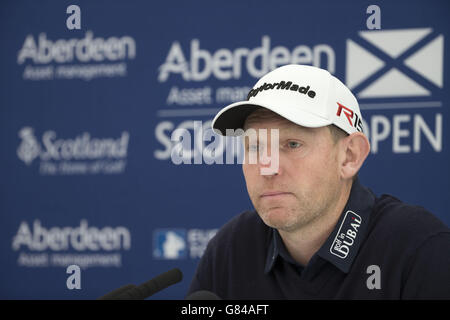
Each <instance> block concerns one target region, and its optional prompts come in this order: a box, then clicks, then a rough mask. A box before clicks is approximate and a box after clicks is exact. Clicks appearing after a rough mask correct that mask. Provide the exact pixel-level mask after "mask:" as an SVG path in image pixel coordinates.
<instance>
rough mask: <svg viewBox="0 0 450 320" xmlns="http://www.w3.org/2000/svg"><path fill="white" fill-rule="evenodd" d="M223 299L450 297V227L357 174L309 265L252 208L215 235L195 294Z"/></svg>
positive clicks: (198, 275)
mask: <svg viewBox="0 0 450 320" xmlns="http://www.w3.org/2000/svg"><path fill="white" fill-rule="evenodd" d="M198 290H208V291H211V292H214V293H215V294H216V295H218V296H219V297H221V298H222V299H422V298H425V299H428V298H447V299H450V229H449V228H448V227H447V226H445V225H444V224H443V223H442V222H441V221H440V220H438V219H437V218H436V217H435V216H434V215H432V214H431V213H429V212H428V211H426V210H425V209H424V208H422V207H419V206H411V205H407V204H405V203H403V202H401V201H400V200H398V199H396V198H394V197H392V196H390V195H382V196H381V197H379V198H378V197H376V196H375V195H374V194H373V193H372V191H370V190H369V189H367V188H365V187H364V186H362V185H361V184H360V182H359V181H358V180H356V181H355V182H354V183H353V185H352V189H351V192H350V196H349V199H348V201H347V204H346V206H345V208H344V210H343V212H342V214H341V216H340V218H339V220H338V222H337V224H336V226H335V228H334V230H333V231H332V233H331V234H330V236H329V237H328V239H327V240H326V241H325V243H324V244H323V245H322V247H321V248H320V249H319V250H318V251H317V252H316V253H315V254H314V255H313V257H312V258H311V259H310V261H309V262H308V264H307V265H306V266H302V265H300V264H299V263H297V262H296V261H295V260H294V259H293V258H292V257H291V255H290V254H289V252H288V251H287V249H286V247H285V246H284V243H283V240H282V238H281V237H280V235H279V233H278V231H277V230H276V229H273V228H270V227H268V226H267V225H266V224H264V222H263V221H262V220H261V218H260V217H259V216H258V214H257V212H255V211H247V212H244V213H242V214H240V215H238V216H236V217H235V218H233V219H232V220H231V221H229V222H228V223H227V224H226V225H224V226H223V227H222V228H221V229H220V230H219V231H218V233H217V234H216V236H215V237H214V238H213V239H211V241H210V242H209V243H208V246H207V248H206V250H205V253H204V255H203V257H202V258H201V260H200V262H199V265H198V267H197V270H196V273H195V276H194V278H193V280H192V283H191V286H190V288H189V291H188V295H189V294H191V293H193V292H195V291H198Z"/></svg>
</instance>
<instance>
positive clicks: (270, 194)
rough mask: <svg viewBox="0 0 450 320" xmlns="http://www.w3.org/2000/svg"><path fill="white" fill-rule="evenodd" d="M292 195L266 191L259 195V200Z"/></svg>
mask: <svg viewBox="0 0 450 320" xmlns="http://www.w3.org/2000/svg"><path fill="white" fill-rule="evenodd" d="M286 195H292V193H291V192H284V191H267V192H264V193H263V194H261V196H260V198H275V197H280V196H286Z"/></svg>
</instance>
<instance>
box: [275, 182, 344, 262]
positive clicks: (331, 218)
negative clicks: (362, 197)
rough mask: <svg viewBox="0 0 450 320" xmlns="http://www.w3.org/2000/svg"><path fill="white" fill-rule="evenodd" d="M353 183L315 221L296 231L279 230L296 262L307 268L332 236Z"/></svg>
mask: <svg viewBox="0 0 450 320" xmlns="http://www.w3.org/2000/svg"><path fill="white" fill-rule="evenodd" d="M351 187H352V183H350V185H349V186H345V187H343V188H342V191H341V193H340V196H339V197H338V200H337V201H336V202H335V204H334V205H333V206H332V207H330V208H328V210H327V212H324V213H322V214H320V215H319V216H318V217H317V218H316V219H315V220H314V221H312V222H311V223H309V224H307V225H305V226H303V227H302V228H300V229H296V230H295V231H284V230H278V232H279V233H280V236H281V238H282V239H283V243H284V245H285V246H286V249H287V250H288V252H289V253H290V254H291V256H292V258H294V260H295V261H297V262H298V263H300V264H301V265H303V266H306V265H307V264H308V262H309V260H310V259H311V258H312V256H313V255H314V254H315V253H316V252H317V251H318V250H319V249H320V248H321V247H322V245H323V244H324V243H325V241H326V240H327V239H328V237H329V236H330V234H331V232H332V231H333V229H334V227H335V226H336V223H337V222H338V220H339V217H340V216H341V214H342V211H343V210H344V207H345V205H346V203H347V201H348V199H349V196H350V191H351Z"/></svg>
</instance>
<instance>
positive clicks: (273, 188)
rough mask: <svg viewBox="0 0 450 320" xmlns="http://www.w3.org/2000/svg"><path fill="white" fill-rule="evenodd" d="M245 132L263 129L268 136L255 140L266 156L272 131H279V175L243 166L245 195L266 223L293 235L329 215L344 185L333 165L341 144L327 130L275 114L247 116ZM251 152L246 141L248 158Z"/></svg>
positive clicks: (336, 162) (269, 148) (251, 147)
mask: <svg viewBox="0 0 450 320" xmlns="http://www.w3.org/2000/svg"><path fill="white" fill-rule="evenodd" d="M249 128H253V129H255V130H256V131H257V132H258V129H267V134H268V136H267V137H258V138H259V139H258V142H263V141H265V143H266V146H265V148H267V152H268V155H269V157H270V156H272V155H271V154H270V150H271V145H270V144H271V139H270V132H271V129H278V130H279V152H278V156H279V167H278V171H277V173H278V174H277V175H261V171H260V169H261V167H262V166H265V167H268V166H270V164H265V165H262V164H261V163H256V164H249V163H248V162H249V161H247V160H246V161H245V162H244V164H243V172H244V177H245V181H246V185H247V191H248V193H249V196H250V199H251V201H252V202H253V205H254V206H255V209H256V211H257V212H258V214H259V215H260V217H261V219H262V220H263V221H264V223H265V224H267V225H268V226H270V227H273V228H276V229H279V230H285V231H294V230H296V229H299V228H301V227H303V226H305V225H307V224H308V223H310V222H312V221H314V220H315V219H318V218H320V217H321V216H323V215H324V214H325V213H326V212H328V211H329V210H333V206H334V205H336V203H337V201H338V197H339V190H340V187H341V183H342V181H341V180H340V175H339V167H338V160H337V159H338V158H337V156H338V148H339V143H337V144H336V143H334V142H333V140H332V137H331V133H330V130H329V129H328V128H326V127H322V128H305V127H301V126H299V125H296V124H294V123H292V122H290V121H288V120H286V119H284V118H281V117H279V116H276V115H275V114H273V115H272V116H271V117H267V115H266V116H264V117H257V116H256V117H252V116H250V117H249V118H248V120H247V121H246V124H245V129H249ZM260 146H261V144H258V147H260ZM255 150H257V148H255V146H252V145H249V139H246V141H245V152H246V159H249V157H248V156H249V152H250V153H251V152H257V151H255ZM258 159H259V157H258Z"/></svg>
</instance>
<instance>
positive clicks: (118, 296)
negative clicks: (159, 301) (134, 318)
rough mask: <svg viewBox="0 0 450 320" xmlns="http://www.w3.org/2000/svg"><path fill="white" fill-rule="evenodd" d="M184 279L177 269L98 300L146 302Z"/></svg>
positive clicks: (126, 286) (118, 290) (124, 287)
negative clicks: (148, 298)
mask: <svg viewBox="0 0 450 320" xmlns="http://www.w3.org/2000/svg"><path fill="white" fill-rule="evenodd" d="M182 279H183V274H182V273H181V271H180V269H178V268H175V269H172V270H169V271H167V272H164V273H162V274H160V275H159V276H157V277H155V278H153V279H151V280H149V281H147V282H144V283H143V284H141V285H139V286H136V285H134V284H128V285H125V286H122V287H120V288H118V289H116V290H114V291H111V292H110V293H107V294H105V295H104V296H101V297H100V298H98V300H144V299H145V298H147V297H149V296H151V295H152V294H155V293H157V292H159V291H161V290H163V289H165V288H167V287H168V286H170V285H172V284H175V283H178V282H180V281H181V280H182Z"/></svg>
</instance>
